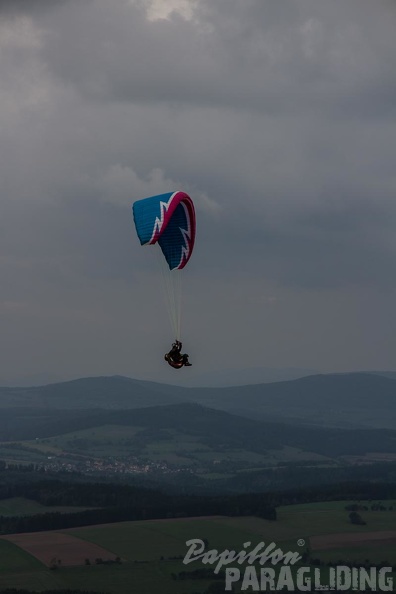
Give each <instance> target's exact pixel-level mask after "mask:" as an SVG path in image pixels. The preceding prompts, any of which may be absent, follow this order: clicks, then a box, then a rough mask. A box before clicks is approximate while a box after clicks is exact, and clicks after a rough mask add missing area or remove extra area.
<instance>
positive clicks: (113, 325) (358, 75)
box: [0, 0, 396, 383]
mask: <svg viewBox="0 0 396 594" xmlns="http://www.w3.org/2000/svg"><path fill="white" fill-rule="evenodd" d="M395 30H396V5H395V2H394V0H387V1H385V0H331V1H330V0H329V1H327V2H326V1H321V0H277V1H276V2H274V1H270V0H112V1H111V2H109V0H8V1H7V0H1V2H0V81H1V85H0V190H1V194H0V209H1V210H0V246H1V252H0V273H1V281H2V282H1V285H0V287H1V288H0V316H1V334H0V345H1V347H0V354H1V368H0V378H1V380H2V381H3V383H5V382H7V381H9V382H11V381H14V382H15V381H16V382H18V381H19V382H22V381H23V378H26V377H29V378H30V377H34V376H37V377H39V376H40V377H41V375H42V374H44V375H47V376H48V377H50V378H53V379H63V378H65V379H66V378H74V377H81V376H86V375H107V374H124V375H129V376H131V377H146V378H152V379H165V380H166V381H169V382H171V381H175V379H176V374H177V373H184V374H187V373H189V372H190V371H191V373H192V374H195V376H197V375H199V374H200V373H201V374H202V373H206V372H208V371H211V370H213V369H214V368H215V367H219V368H221V369H225V368H232V367H236V368H246V367H258V366H263V367H302V368H312V369H317V370H318V371H321V372H329V371H347V370H365V369H396V363H395V356H396V316H395V303H396V267H395V259H396V234H395V229H396V164H395V163H396V162H395V158H396V157H395V156H396V68H395V64H396V40H395V34H394V32H395ZM176 189H182V190H184V191H187V192H188V193H189V194H190V195H191V197H192V198H193V200H194V201H195V204H196V209H197V225H198V227H197V242H196V249H195V253H194V255H193V257H192V259H191V260H190V263H189V266H188V269H187V268H186V270H185V275H184V279H183V282H184V287H183V291H184V295H183V300H184V301H183V334H182V337H183V339H184V344H185V347H186V350H187V351H188V352H189V353H190V357H191V359H192V362H193V364H194V367H193V368H191V369H190V370H186V369H184V370H182V371H181V372H175V371H174V370H172V369H170V368H169V369H168V368H167V366H166V364H165V362H164V361H163V353H164V351H165V350H167V349H168V346H170V342H171V341H172V339H173V336H172V332H171V328H170V324H169V320H168V318H167V315H166V310H165V308H164V294H163V291H162V280H161V275H160V274H159V272H158V269H157V261H156V258H155V255H154V254H153V251H152V249H153V248H141V247H140V245H139V243H138V240H137V237H136V234H135V230H134V225H133V220H132V216H131V204H132V203H133V202H134V201H135V200H137V199H140V198H143V197H145V196H150V195H153V194H157V193H162V192H168V191H172V190H176ZM195 376H194V375H192V376H191V377H195Z"/></svg>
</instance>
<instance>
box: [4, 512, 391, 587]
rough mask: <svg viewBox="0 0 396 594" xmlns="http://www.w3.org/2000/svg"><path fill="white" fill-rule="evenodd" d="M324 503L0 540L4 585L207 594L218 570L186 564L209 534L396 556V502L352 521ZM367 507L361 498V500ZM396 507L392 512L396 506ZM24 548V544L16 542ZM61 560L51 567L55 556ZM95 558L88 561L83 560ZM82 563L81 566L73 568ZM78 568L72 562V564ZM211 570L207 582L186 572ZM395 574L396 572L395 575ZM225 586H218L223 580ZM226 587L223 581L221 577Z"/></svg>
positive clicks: (361, 555)
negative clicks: (272, 513) (190, 550)
mask: <svg viewBox="0 0 396 594" xmlns="http://www.w3.org/2000/svg"><path fill="white" fill-rule="evenodd" d="M347 503H350V502H330V503H329V502H325V503H318V504H306V505H295V506H285V507H281V508H278V520H277V521H273V522H271V521H267V520H263V519H260V518H255V517H238V518H230V517H224V516H218V517H212V518H184V519H178V520H149V521H139V522H122V523H119V524H104V525H100V526H91V527H84V528H74V529H70V530H65V531H62V532H60V531H58V532H50V533H48V532H47V533H34V534H28V535H26V534H25V535H11V536H7V537H2V538H0V555H1V556H2V562H1V563H0V587H3V588H5V587H13V588H16V587H19V588H23V587H24V588H27V587H28V588H30V589H35V590H37V591H40V590H44V589H49V590H51V591H54V592H56V591H57V590H58V589H61V588H79V589H86V590H89V589H91V590H94V589H96V590H99V591H102V592H108V593H109V594H130V593H131V592H133V591H136V592H139V594H154V593H156V592H158V591H161V593H162V594H184V593H185V594H192V593H193V592H195V593H197V592H199V593H200V594H204V592H205V590H207V588H208V586H209V585H210V584H211V583H213V573H212V570H213V567H212V566H211V565H206V566H205V565H203V564H202V562H201V561H199V560H198V561H195V562H193V563H191V564H189V565H184V564H183V563H182V559H183V558H184V556H185V554H186V552H187V546H186V541H187V540H190V539H193V538H200V539H202V540H203V539H206V541H207V548H209V549H213V548H216V549H218V550H219V551H223V550H224V549H234V550H236V551H239V550H242V549H243V543H246V542H251V545H250V546H249V549H250V550H251V549H252V548H253V547H254V546H255V544H258V543H260V542H265V543H266V544H270V543H272V542H275V543H276V545H277V546H278V547H280V548H281V549H282V550H283V551H284V552H288V551H298V552H300V553H301V552H303V551H304V550H310V551H311V555H312V556H314V557H315V558H319V559H321V560H322V561H323V562H324V563H327V562H329V561H332V562H338V560H343V561H347V560H351V561H353V560H357V559H362V560H363V561H364V560H369V561H370V562H371V563H379V562H381V561H382V560H386V559H387V560H388V562H391V561H392V560H394V559H395V558H396V511H393V510H394V509H395V508H396V506H395V505H394V502H387V506H386V511H367V512H362V515H363V516H364V519H365V521H366V522H367V524H366V525H365V526H357V525H353V524H351V523H350V520H349V517H348V512H347V511H346V510H345V505H346V504H347ZM360 503H361V504H362V502H360ZM392 507H393V509H389V508H392ZM17 545H18V546H17ZM54 557H55V558H56V559H59V560H60V564H59V565H58V567H57V569H56V570H52V571H51V570H49V568H48V564H49V563H50V562H51V559H52V558H54ZM115 557H120V558H121V559H122V563H121V564H114V565H104V564H99V565H98V564H95V559H97V558H102V559H104V560H105V559H114V558H115ZM86 558H89V559H90V561H91V564H90V565H85V559H86ZM77 563H79V565H74V564H77ZM72 565H74V566H72ZM203 568H207V569H209V570H210V571H209V573H208V575H207V576H206V577H205V578H203V579H199V580H197V579H192V578H193V576H192V575H191V574H190V578H188V575H187V576H184V578H185V579H180V576H179V574H180V572H193V571H196V570H202V569H203ZM395 577H396V576H395ZM219 585H220V584H219ZM221 585H222V587H223V588H224V581H221Z"/></svg>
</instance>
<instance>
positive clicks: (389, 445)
mask: <svg viewBox="0 0 396 594" xmlns="http://www.w3.org/2000/svg"><path fill="white" fill-rule="evenodd" d="M21 412H22V415H21V416H18V413H17V414H15V413H16V411H15V410H13V411H12V414H10V413H11V410H7V411H6V413H7V414H6V415H5V416H4V417H2V418H1V421H0V441H3V442H4V441H16V440H33V439H35V438H39V439H40V440H41V439H45V438H48V437H52V436H59V435H62V434H68V433H71V432H75V431H81V430H84V429H93V428H95V430H96V432H98V430H99V428H100V427H105V426H119V427H125V426H131V427H136V428H137V432H136V434H135V435H134V436H133V437H132V438H130V444H129V448H130V450H131V451H132V449H133V448H135V449H136V447H138V449H139V451H140V452H143V451H144V448H145V447H146V446H150V444H152V443H153V442H156V443H158V441H160V442H162V443H164V442H170V443H172V444H173V446H172V447H173V448H174V450H175V451H177V450H180V449H181V448H183V447H187V446H186V445H184V446H183V445H182V444H183V443H184V440H185V438H186V437H189V438H193V440H192V441H193V442H194V444H195V445H194V449H192V450H190V446H188V452H189V455H191V456H192V457H193V458H194V452H195V453H197V452H200V451H201V452H202V446H204V447H205V448H209V449H210V450H211V451H213V452H214V451H216V452H222V454H221V456H222V457H223V456H225V457H226V458H230V457H232V454H231V453H230V452H235V451H245V452H249V451H250V452H254V453H256V454H266V453H267V451H268V450H280V449H282V448H285V447H289V448H295V449H297V450H300V451H303V452H311V453H312V452H313V453H315V454H319V455H321V456H325V457H329V458H336V457H339V456H343V455H364V454H365V453H368V452H386V453H396V431H391V430H348V429H323V428H316V427H301V426H290V425H286V424H281V423H268V422H264V421H258V420H253V419H247V418H241V417H238V416H235V415H232V414H229V413H226V412H224V411H221V410H214V409H211V408H206V407H203V406H201V405H198V404H193V403H184V404H174V405H165V406H156V407H149V408H142V409H135V410H122V411H121V410H118V411H105V410H92V411H86V410H85V411H83V410H77V411H59V410H51V409H48V411H47V415H45V414H43V411H41V412H39V411H37V409H33V411H30V414H27V412H28V411H26V410H25V411H21ZM19 414H21V413H19ZM4 421H6V425H5V426H4ZM15 421H16V424H15ZM21 421H22V422H21ZM92 435H93V434H92ZM95 435H96V433H95ZM87 437H88V436H87ZM95 439H98V438H95ZM112 439H113V442H114V440H115V441H116V440H117V433H115V434H114V435H113V437H112ZM122 439H123V437H122V436H121V440H122ZM104 441H105V439H104ZM187 441H188V442H189V443H191V440H187ZM86 447H87V446H86V444H85V445H84V446H83V450H84V451H85V448H86ZM167 448H168V446H167Z"/></svg>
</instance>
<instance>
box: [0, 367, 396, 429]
mask: <svg viewBox="0 0 396 594" xmlns="http://www.w3.org/2000/svg"><path fill="white" fill-rule="evenodd" d="M183 402H196V403H199V404H203V405H205V406H208V407H211V408H216V409H220V410H224V411H228V412H232V413H234V414H238V415H240V416H245V417H250V418H254V419H262V420H267V421H268V420H271V421H277V422H287V423H291V424H301V423H302V424H305V425H319V426H329V427H345V428H348V427H349V428H359V427H360V428H365V427H367V428H369V427H373V428H374V427H376V428H388V429H393V428H396V379H394V378H392V377H385V376H382V375H379V374H367V373H350V374H330V375H314V376H307V377H303V378H299V379H295V380H290V381H282V382H273V383H267V384H258V385H247V386H238V387H228V388H184V387H180V386H171V385H168V384H160V383H155V382H146V381H140V380H134V379H130V378H126V377H121V376H111V377H94V378H83V379H77V380H73V381H68V382H63V383H58V384H49V385H46V386H38V387H37V386H35V387H31V388H0V409H3V413H2V414H4V413H5V411H6V410H7V409H10V408H12V409H17V408H28V409H30V410H33V409H37V411H38V410H45V411H47V412H48V410H50V409H52V410H65V411H67V410H69V411H70V410H83V409H89V410H93V409H106V410H126V409H135V408H142V407H150V406H158V405H162V404H180V403H183ZM46 414H47V413H46Z"/></svg>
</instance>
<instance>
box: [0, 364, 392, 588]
mask: <svg viewBox="0 0 396 594" xmlns="http://www.w3.org/2000/svg"><path fill="white" fill-rule="evenodd" d="M395 387H396V379H394V377H393V374H391V373H384V374H383V375H382V374H380V373H370V374H368V373H364V374H363V373H359V374H356V373H353V374H338V375H316V376H308V377H303V378H299V379H295V380H289V381H283V382H276V383H268V384H260V385H250V386H239V387H232V388H183V387H180V386H179V387H177V386H170V385H166V384H158V383H153V382H143V381H138V380H133V379H130V378H126V377H118V376H117V377H96V378H82V379H78V380H74V381H70V382H64V383H60V384H49V385H46V386H36V387H31V388H6V387H4V388H1V389H0V409H1V417H0V440H1V441H0V476H1V479H2V480H1V483H0V484H1V485H2V486H1V488H0V533H2V534H3V536H2V538H1V539H0V549H1V552H2V562H1V563H0V584H1V586H2V587H3V588H6V587H17V588H22V589H23V588H25V589H26V588H29V589H33V590H37V591H40V590H51V591H62V589H67V588H69V589H70V588H72V589H73V588H74V589H75V588H79V589H82V590H84V589H88V590H89V591H91V592H96V591H98V592H109V593H114V594H117V593H120V594H122V593H124V592H125V594H127V593H128V594H129V592H130V591H131V588H132V587H136V588H138V589H139V591H140V592H142V593H144V592H147V593H148V594H149V593H151V592H153V591H154V590H155V588H156V587H157V585H158V584H159V583H161V591H163V592H168V591H169V592H180V593H182V592H191V593H192V592H198V591H199V592H202V593H204V592H208V593H210V592H216V591H220V587H221V588H223V590H224V579H225V578H224V573H222V574H221V577H222V581H221V580H220V579H219V578H217V579H215V580H214V581H213V578H214V577H216V576H214V574H213V572H212V571H210V570H208V569H206V570H204V569H203V567H202V566H201V569H200V566H199V564H198V562H195V564H194V565H193V566H192V567H190V566H184V565H183V563H182V560H183V557H184V554H185V553H186V545H185V541H186V540H188V539H189V538H192V537H199V538H202V539H205V542H208V543H210V546H211V547H216V546H217V547H218V546H220V547H224V548H232V547H235V548H236V549H240V548H241V547H242V544H243V542H245V541H246V540H252V541H254V542H260V541H262V540H271V541H273V540H275V541H276V542H277V545H278V546H281V548H282V547H283V548H284V549H285V548H287V549H288V550H297V551H298V547H297V549H296V544H295V542H296V538H300V540H301V539H302V538H303V540H304V542H306V543H307V544H306V546H305V548H304V551H305V553H304V555H305V557H304V559H305V561H304V563H305V565H307V564H308V565H310V564H311V565H312V566H321V564H322V565H323V566H325V565H326V566H327V567H329V564H330V565H331V563H333V562H341V561H342V560H344V561H345V560H348V563H349V562H351V561H353V562H354V563H364V564H366V565H367V564H368V563H370V564H374V565H376V564H377V565H378V564H382V566H384V563H385V564H386V563H387V564H388V565H389V564H390V565H392V559H393V558H394V554H395V552H396V548H395V547H396V530H395V527H396V521H395V513H396V512H395V510H396V481H395V477H396V430H395V429H394V428H392V427H394V418H395V416H396V398H395ZM297 403H298V406H297ZM381 424H382V428H381ZM109 489H110V490H109ZM125 489H126V490H125ZM128 489H129V491H128ZM110 493H112V495H111V496H110ZM242 494H245V495H244V497H245V498H246V499H245V500H243V499H241V496H242ZM255 494H256V495H255ZM259 494H261V495H259ZM327 500H328V501H327ZM326 501H327V503H326ZM332 501H333V502H332ZM237 502H238V503H237ZM308 502H310V503H308ZM315 502H318V503H315ZM320 502H322V503H320ZM285 503H288V505H287V506H286V507H282V505H283V506H284V504H285ZM292 503H293V505H292ZM351 505H352V508H350V507H348V506H351ZM227 509H228V510H229V511H228V512H227ZM349 509H356V510H359V513H361V516H359V517H363V518H364V519H363V522H362V525H359V524H357V525H356V524H354V523H351V520H350V518H349V516H350V513H351V512H349V511H348V510H349ZM360 510H363V511H362V512H360ZM225 512H226V513H225ZM142 515H143V517H144V518H145V520H144V521H142ZM255 515H256V517H255V518H254V517H253V516H255ZM190 516H205V519H195V520H191V519H188V518H189V517H190ZM208 516H211V517H210V518H209V517H208ZM235 516H237V517H235ZM183 517H184V518H187V519H185V520H181V518H183ZM259 517H261V518H262V519H258V518H259ZM150 518H151V519H150ZM155 518H164V519H166V523H165V524H163V523H161V522H160V521H158V520H157V521H156V520H155ZM172 518H175V519H173V520H172ZM177 518H179V519H177ZM265 518H268V519H265ZM131 520H134V521H132V522H131ZM114 522H116V523H114ZM87 524H88V525H92V528H90V527H87V528H78V526H85V525H87ZM72 527H76V528H72ZM37 530H39V532H37ZM48 530H50V531H49V532H48ZM8 534H10V536H8ZM332 534H334V535H335V536H334V537H332V538H333V540H332V538H331V535H332ZM353 534H355V535H356V536H355V540H353V537H352V536H348V535H353ZM320 535H321V536H320ZM324 535H327V536H326V538H327V540H323V539H325V536H324ZM319 536H320V538H319ZM75 537H77V538H78V539H79V540H78V542H77V541H75V540H73V539H75ZM151 538H154V539H155V546H154V547H153V543H152V541H151V540H150V539H151ZM350 538H352V540H350ZM81 539H82V540H81ZM315 539H316V540H315ZM79 543H80V544H79ZM145 543H147V544H145ZM95 547H96V548H95ZM145 547H146V548H145ZM293 547H294V549H293ZM344 561H343V562H344ZM197 584H198V588H199V589H198V590H197V589H196V588H197ZM216 588H217V590H216ZM29 591H30V590H29ZM235 591H236V592H237V591H239V590H238V589H237V590H235Z"/></svg>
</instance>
